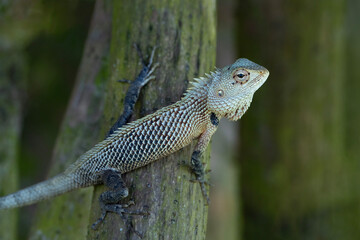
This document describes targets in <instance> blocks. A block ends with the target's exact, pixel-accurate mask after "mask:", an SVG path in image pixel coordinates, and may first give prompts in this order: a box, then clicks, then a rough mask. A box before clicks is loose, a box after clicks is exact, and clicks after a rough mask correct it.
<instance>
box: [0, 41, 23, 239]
mask: <svg viewBox="0 0 360 240" xmlns="http://www.w3.org/2000/svg"><path fill="white" fill-rule="evenodd" d="M2 47H3V46H0V132H1V138H0V189H1V190H0V196H4V195H7V194H10V193H12V192H15V191H16V190H17V187H18V165H17V155H18V147H19V137H20V134H21V123H22V116H23V114H22V109H23V100H24V99H23V92H24V85H25V74H24V73H25V69H26V68H25V63H24V60H23V56H22V54H21V51H19V49H10V50H9V49H8V50H5V49H3V48H2ZM16 223H17V210H16V209H11V210H6V211H4V212H2V213H1V217H0V239H4V240H11V239H16V236H17V227H16V226H17V225H16Z"/></svg>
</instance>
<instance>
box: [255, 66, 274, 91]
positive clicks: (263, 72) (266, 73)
mask: <svg viewBox="0 0 360 240" xmlns="http://www.w3.org/2000/svg"><path fill="white" fill-rule="evenodd" d="M269 74H270V72H269V71H268V70H267V69H266V68H264V70H260V73H259V75H258V76H257V77H256V78H254V80H252V81H251V85H250V88H254V89H255V90H254V92H255V91H256V90H258V89H259V88H260V87H261V86H262V85H263V84H264V83H265V81H266V79H267V78H268V77H269Z"/></svg>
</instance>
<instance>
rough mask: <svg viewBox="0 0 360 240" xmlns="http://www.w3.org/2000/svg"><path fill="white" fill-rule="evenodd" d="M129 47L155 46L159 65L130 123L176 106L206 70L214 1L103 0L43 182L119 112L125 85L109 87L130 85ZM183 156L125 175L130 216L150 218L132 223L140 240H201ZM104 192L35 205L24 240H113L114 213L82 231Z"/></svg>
mask: <svg viewBox="0 0 360 240" xmlns="http://www.w3.org/2000/svg"><path fill="white" fill-rule="evenodd" d="M111 12H112V16H113V19H112V22H113V26H112V33H111V34H110V31H109V30H110V28H109V27H110V25H111V24H110V23H111V20H110V18H109V17H108V16H109V15H111V14H109V13H111ZM110 36H111V46H110V51H108V49H109V42H110ZM134 43H138V44H139V45H140V47H141V48H142V50H143V52H144V55H145V56H148V55H149V53H150V51H151V49H152V47H154V46H158V50H157V51H156V54H155V62H159V63H160V68H159V69H157V70H156V72H155V75H156V80H152V82H150V83H149V84H148V86H146V87H145V89H144V91H143V94H142V95H141V97H140V104H138V105H137V112H136V118H137V117H141V116H144V115H146V114H148V113H151V112H154V111H155V110H156V109H158V108H161V107H163V106H166V105H169V104H170V103H173V102H175V101H177V100H179V99H180V97H181V95H182V94H183V92H184V90H185V89H186V88H187V84H188V82H189V81H190V80H192V78H193V77H195V76H199V75H202V74H203V73H204V72H208V71H209V70H212V67H213V66H214V59H215V58H214V56H215V2H213V1H211V2H207V1H200V2H197V3H196V4H194V3H193V2H191V1H185V2H181V3H180V2H179V1H174V2H171V3H165V2H161V3H160V2H158V1H144V0H141V1H140V0H138V1H135V2H134V1H132V2H129V1H116V2H114V6H113V7H112V3H110V1H98V2H97V5H96V9H95V13H94V17H93V21H92V27H91V30H90V33H89V38H88V41H87V44H86V48H85V51H84V57H83V61H82V64H81V67H80V70H79V74H78V79H77V83H76V88H75V90H74V93H73V97H72V99H71V102H70V105H69V107H68V111H67V114H66V117H65V120H64V123H63V125H62V130H61V133H60V135H59V138H58V141H57V146H56V149H55V152H54V157H53V161H54V166H53V168H52V171H51V175H55V174H57V173H59V172H62V171H63V170H64V169H65V168H66V166H68V165H69V164H70V163H71V162H74V161H75V160H76V158H77V157H78V156H80V155H81V154H82V153H84V152H85V151H86V150H88V149H90V148H91V147H93V145H94V144H95V143H96V142H99V141H101V140H102V139H103V138H104V137H105V134H106V132H107V130H108V129H109V128H110V126H111V125H112V124H113V123H114V122H115V121H116V119H117V117H118V116H119V115H120V113H121V112H122V108H123V98H124V95H125V92H126V89H127V86H126V85H125V84H123V83H118V82H117V80H119V79H123V78H127V79H133V78H134V77H135V76H136V75H137V74H138V72H139V71H140V69H141V64H140V60H139V57H138V56H137V53H136V51H135V49H134V48H133V44H134ZM105 93H106V94H105ZM105 95H106V96H105ZM105 97H106V100H105ZM191 150H192V148H190V147H188V148H186V149H184V150H183V151H180V152H178V153H176V154H173V155H172V156H170V157H168V158H166V159H162V160H159V161H157V162H156V163H154V164H151V165H150V166H146V167H144V168H142V169H139V170H136V171H134V172H132V173H129V174H126V175H125V181H126V183H127V184H128V186H131V187H130V194H131V195H132V196H133V197H134V199H135V202H136V205H135V206H134V207H133V208H132V209H135V208H136V209H140V208H143V206H145V205H146V206H147V207H148V209H149V211H150V212H151V215H150V216H149V217H148V218H142V217H134V225H135V228H136V230H137V231H140V232H142V233H143V234H144V235H145V239H152V238H165V239H168V238H172V239H183V238H185V237H190V238H193V239H196V238H198V239H203V238H204V234H205V230H206V216H207V207H205V206H204V199H203V197H202V195H201V191H200V188H199V186H198V184H192V183H190V182H189V180H190V178H191V175H190V172H189V171H188V170H187V167H183V166H182V165H184V162H186V163H188V162H189V160H190V156H191ZM207 159H208V157H207ZM135 186H136V188H135ZM104 190H105V188H104V187H102V186H99V187H96V188H95V196H94V197H92V188H88V189H84V190H80V191H74V192H72V193H69V194H65V195H63V196H60V197H57V198H55V199H52V200H50V201H47V202H46V203H42V204H39V207H38V208H39V213H38V217H37V221H36V224H35V225H34V227H33V229H32V237H31V239H40V238H44V237H46V238H50V239H53V238H57V239H84V238H86V235H88V236H87V238H96V237H104V238H106V239H107V238H117V239H118V238H120V239H121V238H122V236H121V235H122V234H124V233H125V229H124V226H123V222H122V220H121V219H120V217H119V216H117V215H115V214H109V215H108V216H107V218H106V221H105V222H104V223H103V224H102V225H101V226H100V227H99V229H98V230H97V231H93V230H88V224H89V226H90V225H91V224H92V223H93V222H94V221H95V220H96V219H97V218H98V217H99V216H100V210H99V204H98V200H97V199H98V196H99V194H100V193H101V192H103V191H104ZM91 198H93V200H92V202H93V204H91ZM90 212H91V213H90ZM89 213H90V222H89ZM121 229H124V230H123V231H121ZM87 232H88V233H87Z"/></svg>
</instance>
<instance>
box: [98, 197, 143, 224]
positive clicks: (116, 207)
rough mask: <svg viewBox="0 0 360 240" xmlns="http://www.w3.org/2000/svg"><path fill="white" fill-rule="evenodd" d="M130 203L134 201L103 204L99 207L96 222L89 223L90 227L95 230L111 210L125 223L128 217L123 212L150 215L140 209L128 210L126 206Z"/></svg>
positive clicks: (132, 203) (133, 203)
mask: <svg viewBox="0 0 360 240" xmlns="http://www.w3.org/2000/svg"><path fill="white" fill-rule="evenodd" d="M131 205H135V202H134V201H129V202H128V203H126V204H105V205H103V206H102V207H101V210H102V213H101V216H100V217H99V218H98V220H96V222H94V223H93V224H92V225H91V228H92V229H93V230H96V229H97V227H98V225H99V224H100V223H102V222H103V221H104V219H105V217H106V214H107V213H108V212H113V213H116V214H118V215H120V217H121V219H122V220H123V221H124V222H125V223H126V222H127V221H128V218H126V217H125V215H124V214H127V215H141V216H148V215H150V213H149V212H148V211H140V210H136V211H130V210H128V209H127V208H128V207H130V206H131Z"/></svg>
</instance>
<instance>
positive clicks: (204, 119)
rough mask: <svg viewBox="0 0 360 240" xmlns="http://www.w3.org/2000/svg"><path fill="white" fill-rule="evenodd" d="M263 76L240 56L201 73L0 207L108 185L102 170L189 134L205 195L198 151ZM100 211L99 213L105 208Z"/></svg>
mask: <svg viewBox="0 0 360 240" xmlns="http://www.w3.org/2000/svg"><path fill="white" fill-rule="evenodd" d="M152 71H153V70H151V71H150V73H151V72H152ZM268 75H269V72H268V70H267V69H265V68H264V67H262V66H260V65H257V64H255V63H253V62H251V61H249V60H247V59H243V58H242V59H238V60H237V61H236V62H235V63H234V64H232V65H230V66H227V67H224V68H222V69H216V70H215V71H214V72H212V73H211V74H206V77H201V78H198V79H195V81H193V82H192V87H190V88H189V89H188V90H187V92H186V93H185V94H184V96H183V98H182V99H181V100H180V101H178V102H176V103H174V104H172V105H170V106H167V107H164V108H162V109H160V110H158V111H156V112H155V113H153V114H150V115H147V116H145V117H143V118H141V119H139V120H136V121H134V122H131V123H129V124H126V125H124V126H122V127H120V128H117V129H116V130H115V131H112V133H111V134H110V135H109V136H108V137H107V138H106V139H105V140H103V141H102V142H100V143H98V144H97V145H95V146H94V147H93V148H92V149H90V150H89V151H87V152H86V153H84V154H83V155H82V156H80V157H79V159H78V160H77V161H76V162H75V163H73V164H72V165H71V166H70V167H69V168H68V169H67V170H66V171H65V172H64V173H61V174H60V175H57V176H55V177H53V178H51V179H49V180H46V181H44V182H41V183H38V184H35V185H33V186H30V187H28V188H25V189H23V190H20V191H18V192H15V193H13V194H10V195H7V196H4V197H0V209H7V208H14V207H21V206H25V205H29V204H32V203H36V202H38V201H41V200H44V199H48V198H51V197H54V196H57V195H60V194H63V193H65V192H68V191H71V190H74V189H77V188H83V187H88V186H92V185H95V184H101V183H105V184H108V183H109V181H110V180H109V181H108V180H107V179H106V177H108V176H109V174H108V173H106V174H104V175H105V177H104V176H101V173H104V172H106V171H114V172H116V173H118V174H119V177H120V175H121V174H124V173H126V172H129V171H132V170H134V169H136V168H139V167H142V166H144V165H146V164H149V163H151V162H153V161H155V160H157V159H160V158H162V157H164V156H167V155H169V154H171V153H173V152H175V151H177V150H179V149H181V148H183V147H185V146H186V145H188V144H190V143H191V141H193V140H194V139H198V143H197V145H196V147H195V149H194V152H193V155H192V158H191V166H192V170H193V172H194V173H195V175H196V177H197V180H198V181H199V182H200V184H201V188H202V191H203V193H204V195H205V196H206V197H207V195H206V191H205V187H204V183H205V182H206V181H205V180H204V169H203V166H202V163H201V161H200V156H201V154H202V153H203V152H204V151H205V149H206V147H207V145H208V143H209V141H210V138H211V136H212V135H213V133H214V132H215V131H216V129H217V126H218V123H219V120H220V119H221V118H223V117H225V118H228V119H230V120H238V119H240V118H241V116H242V115H243V114H244V113H245V111H246V110H247V109H248V107H249V106H250V103H251V100H252V97H253V94H254V92H255V91H256V90H257V89H258V88H259V87H260V86H261V85H262V84H263V83H264V82H265V80H266V79H267V77H268ZM111 185H112V183H111V181H110V183H109V185H108V186H110V188H111V189H113V190H114V189H115V188H114V187H111ZM113 185H114V184H113ZM121 186H122V185H121ZM121 190H122V192H121V194H120V195H121V196H120V199H121V198H123V197H126V196H127V194H128V192H127V189H126V188H124V187H122V188H121ZM109 192H110V191H109ZM105 193H106V194H105ZM105 193H104V195H103V196H102V197H101V198H102V199H100V203H101V202H102V201H103V202H109V201H107V199H108V198H110V196H108V195H109V194H110V195H111V197H113V195H112V194H113V193H112V192H110V193H108V192H105ZM118 198H119V197H118ZM104 204H105V203H104ZM104 211H105V213H104V214H103V215H104V216H103V217H105V215H106V211H110V210H108V209H107V210H104ZM114 211H115V212H116V210H114ZM100 220H102V219H100Z"/></svg>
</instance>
